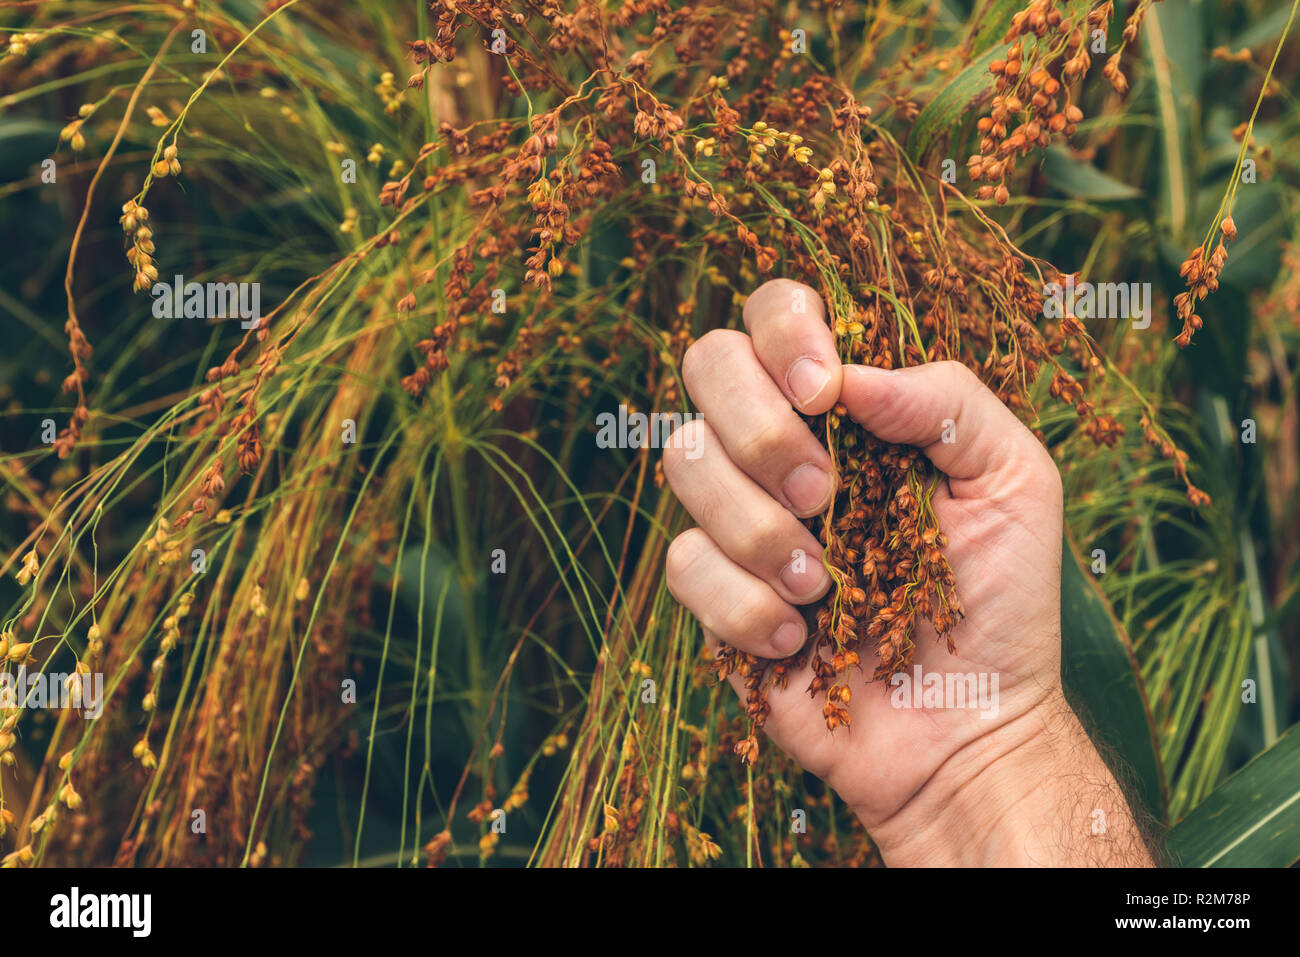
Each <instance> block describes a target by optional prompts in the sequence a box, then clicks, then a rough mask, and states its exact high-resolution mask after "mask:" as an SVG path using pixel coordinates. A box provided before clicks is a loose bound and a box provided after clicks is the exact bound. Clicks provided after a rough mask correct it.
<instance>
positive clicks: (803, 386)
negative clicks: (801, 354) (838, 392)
mask: <svg viewBox="0 0 1300 957" xmlns="http://www.w3.org/2000/svg"><path fill="white" fill-rule="evenodd" d="M830 381H831V374H830V373H829V372H827V371H826V367H825V366H823V365H822V364H821V363H820V362H818V361H817V360H816V359H812V358H808V357H805V358H803V359H800V360H798V361H797V362H796V363H795V364H794V365H792V366H791V367H790V371H789V372H787V373H786V374H785V384H786V387H787V388H788V389H789V390H790V394H791V395H792V396H794V400H795V401H796V402H797V403H799V406H800V408H802V407H804V406H806V405H807V404H808V403H809V402H811V401H812V400H813V399H815V398H817V396H818V395H820V394H821V391H822V389H824V388H826V383H828V382H830Z"/></svg>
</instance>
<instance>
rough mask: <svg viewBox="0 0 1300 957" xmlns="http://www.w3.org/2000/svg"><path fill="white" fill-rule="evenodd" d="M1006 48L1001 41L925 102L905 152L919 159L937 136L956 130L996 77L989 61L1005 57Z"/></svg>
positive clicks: (934, 142) (990, 87) (925, 153)
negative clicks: (990, 69) (990, 70)
mask: <svg viewBox="0 0 1300 957" xmlns="http://www.w3.org/2000/svg"><path fill="white" fill-rule="evenodd" d="M1008 49H1010V46H1009V45H1008V44H1006V43H1002V44H999V45H998V46H996V47H993V48H992V49H991V50H989V51H987V52H986V53H985V54H984V55H983V56H981V57H980V58H979V59H978V60H976V61H975V62H974V63H972V64H971V65H970V66H968V67H966V69H964V70H962V71H961V72H960V73H958V74H957V75H956V76H955V77H953V79H952V82H951V83H949V84H948V85H947V86H945V87H944V88H943V89H942V90H940V91H939V95H938V96H936V97H935V98H934V99H933V100H931V101H930V102H929V103H927V104H926V105H925V109H923V110H921V113H920V115H919V116H917V118H916V123H915V125H913V127H912V133H911V135H910V136H909V137H908V141H907V155H908V156H910V157H911V158H912V161H913V162H914V163H918V164H919V163H921V162H922V161H923V160H924V159H925V157H926V155H927V154H928V153H929V152H930V150H931V149H932V148H933V147H934V146H936V145H937V144H938V143H939V141H940V140H942V139H944V138H945V137H947V136H948V135H949V134H951V133H952V132H954V131H955V130H956V128H957V126H958V125H959V124H960V123H961V120H962V117H963V116H965V115H966V113H967V112H968V111H969V110H971V109H972V108H973V107H974V106H975V105H976V104H977V103H979V102H980V100H982V99H983V98H984V97H986V96H988V95H989V94H990V93H991V92H993V86H994V84H995V83H996V77H994V76H993V74H992V73H990V72H989V64H990V63H992V62H993V61H994V60H997V59H999V58H1002V57H1005V56H1006V53H1007V50H1008Z"/></svg>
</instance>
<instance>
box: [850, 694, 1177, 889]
mask: <svg viewBox="0 0 1300 957" xmlns="http://www.w3.org/2000/svg"><path fill="white" fill-rule="evenodd" d="M869 831H870V833H871V836H872V839H873V840H874V841H875V842H876V844H877V846H878V848H879V849H880V853H881V857H882V859H883V860H884V862H885V864H886V865H887V866H891V867H916V866H921V867H1034V866H1037V867H1060V866H1086V865H1108V866H1150V864H1151V857H1150V854H1149V852H1148V851H1147V849H1146V846H1145V844H1144V843H1143V841H1142V839H1141V835H1140V833H1139V829H1138V827H1137V825H1136V824H1135V823H1134V820H1133V816H1132V813H1131V812H1130V810H1129V807H1128V804H1127V801H1126V800H1125V797H1124V794H1123V792H1122V791H1121V789H1120V788H1119V785H1118V784H1117V783H1116V781H1115V779H1114V776H1113V775H1112V774H1111V773H1110V770H1109V768H1107V767H1106V765H1105V763H1104V762H1103V761H1102V760H1101V757H1100V755H1098V753H1097V750H1096V748H1095V747H1094V746H1093V744H1092V742H1091V740H1090V739H1089V738H1088V735H1087V733H1086V732H1085V731H1084V728H1083V726H1082V724H1081V723H1080V722H1079V719H1078V718H1077V717H1076V715H1075V714H1074V711H1073V710H1072V709H1071V708H1070V706H1069V705H1068V703H1067V702H1066V701H1065V697H1064V695H1063V694H1062V692H1061V690H1060V688H1059V687H1058V688H1056V689H1053V691H1051V692H1050V693H1049V694H1047V695H1046V696H1044V697H1043V698H1042V699H1041V700H1040V701H1039V702H1037V703H1036V704H1035V705H1033V706H1031V707H1030V708H1029V709H1028V710H1026V711H1025V712H1023V713H1022V714H1020V715H1019V716H1018V717H1016V718H1013V719H1011V720H1010V721H1008V722H1006V723H1005V724H1003V725H1001V726H999V727H998V728H996V729H993V730H991V731H989V732H987V733H986V734H984V735H981V736H980V737H978V738H976V739H974V740H973V741H971V742H970V743H969V744H967V745H966V746H964V747H962V748H961V749H959V750H958V751H957V752H955V753H954V754H953V755H951V756H950V757H949V758H948V759H947V760H946V761H945V762H944V763H943V765H941V766H940V767H939V769H938V770H937V771H936V772H935V773H934V774H933V775H932V776H931V777H930V779H929V780H927V781H926V783H925V784H924V785H923V786H922V788H921V789H920V790H919V791H918V792H917V793H916V794H914V795H913V796H912V797H911V798H910V799H909V800H908V801H907V803H906V804H905V805H904V806H903V807H902V808H900V809H899V810H898V811H897V812H895V813H894V814H893V815H891V816H890V817H889V818H888V819H887V820H885V821H882V822H879V823H877V824H875V825H874V826H869Z"/></svg>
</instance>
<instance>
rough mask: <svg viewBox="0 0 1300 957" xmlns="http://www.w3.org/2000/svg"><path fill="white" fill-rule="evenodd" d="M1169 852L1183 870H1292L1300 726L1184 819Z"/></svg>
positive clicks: (1298, 823)
mask: <svg viewBox="0 0 1300 957" xmlns="http://www.w3.org/2000/svg"><path fill="white" fill-rule="evenodd" d="M1168 848H1169V852H1170V853H1171V854H1172V855H1173V857H1174V859H1175V860H1176V861H1177V862H1178V863H1179V864H1181V865H1182V866H1183V867H1290V866H1291V865H1292V864H1294V863H1296V861H1300V725H1294V726H1292V727H1291V728H1290V729H1289V730H1288V731H1287V732H1286V733H1285V734H1283V735H1282V737H1280V738H1278V740H1277V743H1276V744H1275V745H1273V747H1271V748H1269V749H1268V750H1267V751H1265V752H1264V753H1263V754H1260V755H1259V756H1257V757H1256V758H1255V759H1254V760H1252V761H1251V762H1250V763H1249V764H1247V765H1246V766H1245V767H1244V768H1242V769H1241V770H1240V771H1238V772H1237V773H1236V774H1234V775H1232V777H1230V778H1228V780H1226V781H1224V782H1223V784H1221V785H1219V787H1218V788H1216V789H1215V791H1214V792H1213V793H1212V794H1211V795H1210V796H1209V797H1208V798H1206V799H1205V800H1204V801H1202V802H1201V803H1200V804H1198V805H1197V806H1196V808H1194V809H1193V810H1192V812H1191V813H1190V814H1188V815H1187V817H1185V818H1183V819H1182V820H1181V821H1179V822H1178V824H1177V825H1176V826H1175V827H1174V828H1173V830H1172V831H1170V833H1169V841H1168Z"/></svg>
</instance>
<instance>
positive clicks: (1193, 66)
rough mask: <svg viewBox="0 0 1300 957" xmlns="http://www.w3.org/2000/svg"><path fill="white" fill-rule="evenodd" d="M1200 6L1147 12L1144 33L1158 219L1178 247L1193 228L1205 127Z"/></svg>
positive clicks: (1190, 2)
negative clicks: (1196, 166)
mask: <svg viewBox="0 0 1300 957" xmlns="http://www.w3.org/2000/svg"><path fill="white" fill-rule="evenodd" d="M1200 6H1201V5H1200V3H1199V2H1197V0H1186V2H1183V3H1178V4H1155V5H1154V6H1152V7H1150V8H1149V9H1148V10H1147V16H1146V19H1145V21H1144V22H1143V27H1142V36H1143V38H1144V41H1143V42H1144V45H1145V49H1146V52H1147V58H1148V61H1149V66H1150V69H1151V76H1152V79H1153V82H1154V85H1155V89H1154V94H1155V101H1156V115H1157V116H1158V117H1159V120H1160V123H1159V136H1158V137H1157V139H1158V141H1159V144H1160V154H1161V162H1160V215H1161V218H1162V219H1164V220H1165V221H1166V222H1168V224H1169V230H1170V233H1171V235H1172V238H1173V239H1174V241H1175V242H1176V243H1178V244H1179V245H1182V240H1184V239H1185V238H1186V237H1185V233H1186V231H1187V229H1188V227H1189V220H1190V214H1191V210H1190V206H1191V204H1192V202H1193V195H1192V193H1193V187H1194V185H1195V184H1194V182H1193V179H1194V174H1193V173H1192V170H1191V165H1190V163H1189V162H1188V157H1189V156H1190V155H1192V151H1194V150H1197V149H1199V145H1200V144H1199V142H1198V139H1196V138H1194V137H1196V133H1197V131H1199V129H1200V127H1201V119H1200V109H1201V104H1200V88H1201V79H1202V75H1203V66H1202V59H1203V58H1204V36H1203V32H1202V29H1201V21H1200V16H1201V11H1200ZM1129 72H1131V68H1130V70H1129Z"/></svg>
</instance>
